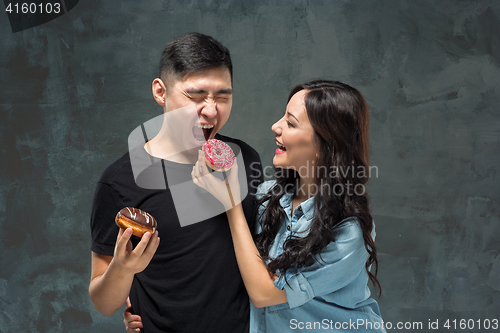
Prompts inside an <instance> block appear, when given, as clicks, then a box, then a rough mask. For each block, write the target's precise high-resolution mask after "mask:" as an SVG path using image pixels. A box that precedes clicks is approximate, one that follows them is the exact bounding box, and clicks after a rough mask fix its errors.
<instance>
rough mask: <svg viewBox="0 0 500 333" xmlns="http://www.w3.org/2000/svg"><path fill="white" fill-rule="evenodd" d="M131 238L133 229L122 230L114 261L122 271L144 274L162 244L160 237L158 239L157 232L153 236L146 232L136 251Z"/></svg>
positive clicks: (117, 242) (119, 233) (119, 234)
mask: <svg viewBox="0 0 500 333" xmlns="http://www.w3.org/2000/svg"><path fill="white" fill-rule="evenodd" d="M131 236H132V229H131V228H127V229H126V230H124V229H123V228H120V231H119V232H118V237H117V239H116V245H115V252H114V256H113V261H114V262H115V263H116V264H118V265H119V266H120V268H121V269H124V270H125V271H127V272H129V273H133V274H136V273H139V272H142V271H143V270H144V269H145V268H146V267H147V266H148V265H149V262H150V261H151V259H152V258H153V255H154V254H155V252H156V249H157V248H158V245H159V244H160V237H158V231H155V232H154V233H153V235H151V233H150V232H146V233H145V234H144V235H143V236H142V238H141V241H140V242H139V243H138V244H137V246H136V247H135V249H134V248H133V246H132V242H131V241H130V237H131Z"/></svg>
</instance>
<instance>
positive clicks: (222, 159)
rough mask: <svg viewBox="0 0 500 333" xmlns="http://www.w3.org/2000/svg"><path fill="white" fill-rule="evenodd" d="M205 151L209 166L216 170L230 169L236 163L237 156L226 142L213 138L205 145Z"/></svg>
mask: <svg viewBox="0 0 500 333" xmlns="http://www.w3.org/2000/svg"><path fill="white" fill-rule="evenodd" d="M203 153H204V154H205V161H206V162H207V164H208V166H209V167H211V168H212V169H213V170H215V171H228V170H229V169H231V167H232V166H233V164H234V160H235V159H236V156H234V153H233V150H232V149H231V147H229V146H228V145H227V144H226V143H224V142H222V141H220V140H216V139H212V140H208V141H207V142H205V144H204V145H203Z"/></svg>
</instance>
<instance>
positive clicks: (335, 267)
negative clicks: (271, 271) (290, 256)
mask: <svg viewBox="0 0 500 333" xmlns="http://www.w3.org/2000/svg"><path fill="white" fill-rule="evenodd" d="M334 235H335V239H336V241H334V242H330V244H328V245H327V247H326V248H325V249H324V250H323V251H322V252H321V259H319V261H317V262H315V263H314V264H313V265H311V266H309V267H305V268H303V269H298V268H296V267H293V268H291V269H289V270H287V272H286V275H285V276H280V277H279V279H277V280H275V285H276V286H277V287H278V288H279V289H281V290H283V289H285V291H286V296H287V300H288V304H289V305H290V308H291V309H292V308H295V307H298V306H300V305H302V304H304V303H306V302H308V301H310V300H311V299H313V298H314V297H316V296H324V295H327V294H330V293H333V292H335V291H337V290H340V289H342V288H344V287H345V286H347V285H348V284H350V283H351V282H352V281H353V280H354V279H356V277H357V276H358V275H359V274H360V273H361V272H362V271H363V269H365V263H366V260H367V259H368V256H369V255H368V252H367V251H366V248H365V245H364V240H363V234H362V231H361V228H360V226H359V223H358V222H357V221H356V220H353V221H349V222H345V223H343V224H342V225H341V226H339V227H336V228H335V229H334ZM285 277H286V281H285Z"/></svg>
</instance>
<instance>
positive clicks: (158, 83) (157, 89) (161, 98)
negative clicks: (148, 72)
mask: <svg viewBox="0 0 500 333" xmlns="http://www.w3.org/2000/svg"><path fill="white" fill-rule="evenodd" d="M152 89H153V97H154V98H155V101H156V103H158V104H160V106H161V107H165V96H166V92H167V88H166V87H165V84H164V83H163V81H162V80H161V79H160V78H156V79H154V80H153V84H152Z"/></svg>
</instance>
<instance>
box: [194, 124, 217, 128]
mask: <svg viewBox="0 0 500 333" xmlns="http://www.w3.org/2000/svg"><path fill="white" fill-rule="evenodd" d="M196 126H197V127H199V128H205V129H210V128H213V127H214V125H203V124H196Z"/></svg>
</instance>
